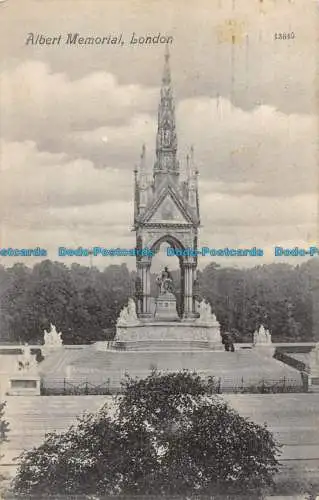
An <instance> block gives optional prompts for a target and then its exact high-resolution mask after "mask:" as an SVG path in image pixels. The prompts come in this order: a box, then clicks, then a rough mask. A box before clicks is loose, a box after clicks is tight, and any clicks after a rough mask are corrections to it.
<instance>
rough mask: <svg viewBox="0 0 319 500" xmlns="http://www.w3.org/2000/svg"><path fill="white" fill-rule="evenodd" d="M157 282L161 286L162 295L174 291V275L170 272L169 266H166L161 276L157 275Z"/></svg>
mask: <svg viewBox="0 0 319 500" xmlns="http://www.w3.org/2000/svg"><path fill="white" fill-rule="evenodd" d="M156 282H157V284H158V286H159V293H160V295H162V294H165V293H173V291H174V284H173V279H172V275H171V273H170V272H169V270H168V267H165V268H164V270H163V271H162V273H161V274H160V275H159V276H157V278H156Z"/></svg>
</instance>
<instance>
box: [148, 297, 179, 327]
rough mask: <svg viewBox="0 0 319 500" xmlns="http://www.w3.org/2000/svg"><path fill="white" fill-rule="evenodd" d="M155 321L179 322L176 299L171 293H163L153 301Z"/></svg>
mask: <svg viewBox="0 0 319 500" xmlns="http://www.w3.org/2000/svg"><path fill="white" fill-rule="evenodd" d="M154 316H155V318H154V319H155V320H159V321H169V322H170V321H179V317H178V314H177V310H176V299H175V297H174V295H173V294H172V293H171V292H168V291H166V292H163V293H161V294H160V295H159V297H158V298H157V299H156V300H155V315H154Z"/></svg>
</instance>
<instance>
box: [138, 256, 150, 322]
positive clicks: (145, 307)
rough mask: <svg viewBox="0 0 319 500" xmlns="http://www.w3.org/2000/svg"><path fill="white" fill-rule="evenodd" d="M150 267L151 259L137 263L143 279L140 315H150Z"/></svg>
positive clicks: (139, 273)
mask: <svg viewBox="0 0 319 500" xmlns="http://www.w3.org/2000/svg"><path fill="white" fill-rule="evenodd" d="M150 269H151V262H149V261H140V262H139V263H138V265H137V270H138V275H139V277H140V279H141V283H142V293H141V301H142V304H141V306H142V307H141V308H142V310H141V312H140V317H142V318H145V317H150V316H151V310H150V298H151V279H150Z"/></svg>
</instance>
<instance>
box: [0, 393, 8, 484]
mask: <svg viewBox="0 0 319 500" xmlns="http://www.w3.org/2000/svg"><path fill="white" fill-rule="evenodd" d="M5 406H6V403H5V402H4V401H2V402H1V401H0V459H1V444H2V443H4V442H5V441H6V440H7V436H8V431H9V424H8V422H7V421H6V420H5V418H4V412H5ZM0 479H1V475H0Z"/></svg>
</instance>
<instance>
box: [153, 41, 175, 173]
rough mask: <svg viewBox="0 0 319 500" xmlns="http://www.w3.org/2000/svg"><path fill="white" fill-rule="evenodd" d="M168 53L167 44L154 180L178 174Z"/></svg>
mask: <svg viewBox="0 0 319 500" xmlns="http://www.w3.org/2000/svg"><path fill="white" fill-rule="evenodd" d="M169 60H170V54H169V50H168V45H166V50H165V61H164V70H163V77H162V87H161V94H160V103H159V107H158V123H157V136H156V161H155V165H154V178H155V180H156V179H157V178H158V179H162V178H163V175H167V174H172V175H173V176H174V177H175V178H176V176H178V174H179V164H178V161H177V159H176V153H177V135H176V129H175V106H174V99H173V93H172V86H171V83H172V82H171V71H170V64H169Z"/></svg>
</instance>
